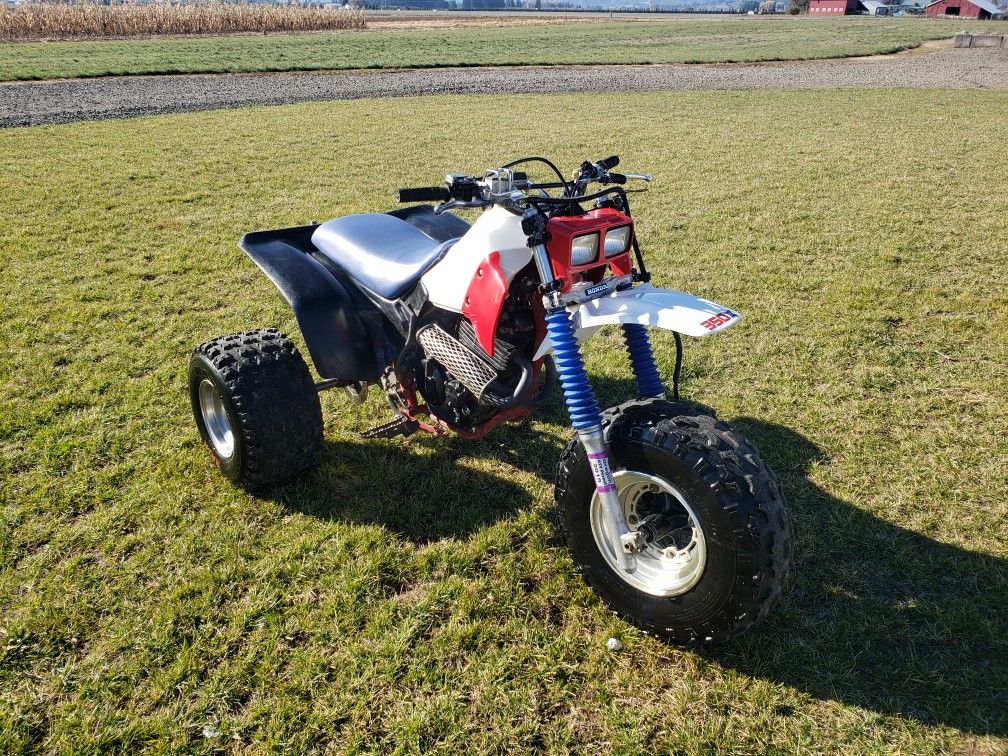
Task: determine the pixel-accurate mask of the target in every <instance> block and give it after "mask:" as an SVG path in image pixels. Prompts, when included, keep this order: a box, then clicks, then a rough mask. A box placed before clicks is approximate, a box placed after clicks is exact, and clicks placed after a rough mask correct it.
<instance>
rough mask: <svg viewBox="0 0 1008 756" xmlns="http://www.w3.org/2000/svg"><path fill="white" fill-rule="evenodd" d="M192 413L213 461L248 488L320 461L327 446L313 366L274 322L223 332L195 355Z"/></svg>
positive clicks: (191, 371) (191, 363)
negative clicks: (250, 328) (309, 370)
mask: <svg viewBox="0 0 1008 756" xmlns="http://www.w3.org/2000/svg"><path fill="white" fill-rule="evenodd" d="M189 395H190V399H191V401H192V410H193V417H194V418H195V420H196V427H197V428H198V429H199V433H200V436H201V437H202V439H203V442H204V443H205V444H206V445H207V447H208V448H209V450H210V453H211V455H212V456H213V459H214V462H215V463H216V464H217V466H218V467H219V468H220V471H221V472H222V473H223V474H224V475H225V477H227V478H228V479H229V480H231V481H232V482H234V483H235V484H236V485H238V486H240V487H242V488H245V489H249V490H251V489H256V488H261V487H263V486H267V485H270V484H272V483H277V482H279V481H281V480H284V479H285V478H289V477H291V476H292V475H294V474H296V473H298V472H300V471H301V470H304V469H305V468H307V467H309V466H311V465H313V464H314V463H315V461H316V460H317V458H318V455H319V453H320V452H321V450H322V446H323V438H322V407H321V405H320V404H319V398H318V392H317V391H316V390H315V384H314V382H313V381H312V378H311V374H310V373H309V372H308V366H307V365H306V364H305V361H304V359H302V357H301V354H300V353H299V352H298V350H297V348H296V347H295V346H294V344H293V342H292V341H291V340H290V339H289V338H287V336H285V335H284V334H282V333H280V331H277V330H276V329H273V328H266V329H259V330H255V331H245V332H244V333H236V334H234V335H232V336H222V337H220V338H216V339H213V340H211V341H208V342H206V343H205V344H202V345H200V346H199V347H197V348H196V349H195V350H194V351H193V354H192V358H191V359H190V361H189Z"/></svg>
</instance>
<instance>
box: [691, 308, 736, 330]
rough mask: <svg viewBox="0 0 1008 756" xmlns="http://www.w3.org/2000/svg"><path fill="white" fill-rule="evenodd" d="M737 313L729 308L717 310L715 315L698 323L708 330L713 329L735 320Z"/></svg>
mask: <svg viewBox="0 0 1008 756" xmlns="http://www.w3.org/2000/svg"><path fill="white" fill-rule="evenodd" d="M738 316H739V314H738V313H737V312H732V311H731V310H724V311H722V312H719V313H718V314H717V315H714V316H712V317H709V318H707V320H704V321H703V322H701V323H700V325H702V326H703V327H704V328H706V329H707V330H708V331H713V330H714V329H715V328H717V327H718V326H723V325H724V324H725V323H730V322H731V321H733V320H735V318H737V317H738Z"/></svg>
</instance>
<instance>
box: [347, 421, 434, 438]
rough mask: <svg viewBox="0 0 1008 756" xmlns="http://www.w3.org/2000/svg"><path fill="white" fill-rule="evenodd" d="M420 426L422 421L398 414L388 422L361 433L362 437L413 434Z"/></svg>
mask: <svg viewBox="0 0 1008 756" xmlns="http://www.w3.org/2000/svg"><path fill="white" fill-rule="evenodd" d="M419 428H420V423H418V422H417V421H416V420H410V419H409V418H408V417H405V416H403V415H398V416H397V417H396V418H395V419H393V420H390V421H389V422H387V423H383V424H382V425H379V426H376V427H374V428H372V429H371V430H366V431H364V432H363V433H361V437H362V438H395V437H396V436H412V435H413V434H414V433H416V432H417V430H419Z"/></svg>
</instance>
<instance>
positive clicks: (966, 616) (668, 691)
mask: <svg viewBox="0 0 1008 756" xmlns="http://www.w3.org/2000/svg"><path fill="white" fill-rule="evenodd" d="M605 104H606V107H604V108H600V107H599V102H598V100H597V99H595V98H592V97H589V96H583V95H576V96H575V95H571V96H567V95H556V96H550V97H549V98H548V99H547V98H543V97H537V96H522V97H507V98H500V97H492V98H491V97H456V98H453V99H447V98H419V99H414V100H376V101H354V102H338V103H329V104H306V105H295V106H284V107H278V108H268V109H266V108H264V109H248V110H236V111H225V112H217V113H204V114H196V115H181V116H170V117H157V118H149V119H137V120H127V121H107V122H95V123H82V124H76V125H68V126H58V127H41V128H32V129H11V130H7V131H3V132H0V190H2V191H0V197H2V199H0V205H2V210H3V215H4V217H5V219H6V220H5V224H4V226H5V228H4V235H3V237H2V238H0V281H2V285H0V286H2V288H0V297H2V299H0V340H2V343H3V345H4V347H3V350H0V500H2V502H3V509H2V514H3V519H2V521H0V751H2V752H4V753H27V752H33V751H42V752H49V753H56V752H95V753H97V752H103V753H106V752H135V751H136V750H139V749H142V748H149V749H153V750H163V751H184V752H197V753H207V752H210V751H220V750H223V751H227V752H243V751H248V752H261V751H263V750H284V751H287V752H298V753H303V752H313V751H314V752H320V751H329V750H336V751H344V750H345V751H351V752H356V751H381V752H386V751H393V750H402V751H408V752H417V751H438V752H445V753H459V752H485V751H490V750H506V751H528V750H545V751H550V752H558V753H559V752H568V751H578V752H585V751H595V752H610V751H618V752H621V753H636V752H647V753H665V752H686V753H709V752H712V751H718V752H738V753H752V752H763V751H798V750H800V751H802V752H806V753H837V752H843V753H851V754H855V753H856V754H861V753H865V752H880V751H899V752H906V753H937V752H948V751H954V752H962V753H981V754H982V753H998V752H1003V751H1004V750H1005V749H1008V607H1006V604H1005V601H1004V596H1005V595H1006V592H1008V516H1006V515H1008V512H1006V504H1005V502H1006V501H1008V479H1006V476H1005V472H1004V471H1005V469H1006V465H1008V439H1006V436H1005V433H1004V428H1005V427H1006V424H1008V403H1006V400H1005V393H1004V387H1005V385H1008V373H1006V370H1008V368H1006V366H1008V335H1006V334H1008V331H1006V329H1005V325H1004V324H1005V322H1008V297H1006V291H1008V279H1006V275H1008V273H1006V271H1008V265H1006V257H1008V250H1006V240H1005V233H1004V229H1005V226H1004V219H1005V217H1006V214H1008V192H1006V191H1005V184H1004V181H1005V178H1004V165H1005V163H1006V161H1008V121H1006V119H1005V118H1004V113H1006V112H1008V94H1005V93H1003V92H950V91H927V92H908V91H898V90H897V91H871V92H856V91H833V92H802V93H782V92H777V93H773V92H766V93H695V94H686V93H681V94H647V95H618V96H616V95H613V96H609V97H607V98H606V102H605ZM544 109H548V110H549V112H550V114H551V118H548V119H544V118H542V112H543V110H544ZM589 111H590V112H592V113H593V117H592V118H591V119H586V118H584V117H583V114H584V113H585V112H589ZM500 112H508V113H509V114H510V115H511V117H512V119H513V121H514V122H515V123H537V124H540V127H539V128H538V129H536V130H534V131H524V130H502V129H500V128H498V127H497V123H496V121H495V119H493V118H487V117H486V114H487V113H500ZM852 118H856V119H857V121H858V123H859V128H857V129H852V128H850V126H849V123H850V120H851V119H852ZM978 122H984V123H985V124H986V126H985V128H984V129H982V130H981V129H976V128H975V127H974V126H975V124H976V123H978ZM406 123H408V124H409V125H410V130H411V132H412V133H416V134H423V135H425V138H424V146H423V156H424V159H423V161H421V162H418V159H417V151H416V150H417V147H416V145H415V144H414V143H413V142H412V140H409V139H403V134H402V124H406ZM460 124H465V127H464V128H463V127H461V126H460ZM550 124H558V125H556V126H553V125H550ZM670 134H674V135H675V138H674V139H670V138H668V135H670ZM936 134H956V135H957V138H956V139H955V140H943V142H942V144H943V147H942V149H941V150H936V149H934V147H933V141H934V138H935V135H936ZM782 140H783V141H784V143H785V144H784V146H782V144H781V143H782ZM530 153H539V154H547V155H551V156H555V157H556V158H557V159H558V160H560V161H561V163H562V164H563V165H567V166H570V165H574V164H576V163H577V162H578V161H580V160H581V159H583V158H585V157H598V156H600V155H603V154H610V153H618V154H620V155H622V156H623V159H624V165H625V166H626V168H627V169H628V170H630V169H638V170H645V171H648V172H653V173H654V174H656V176H657V181H656V182H655V184H654V185H653V190H652V191H651V192H650V193H649V194H646V195H638V198H637V200H636V203H635V204H636V208H637V214H638V220H639V232H640V237H641V239H642V240H643V241H644V245H645V250H646V252H647V253H648V254H649V259H650V260H651V263H652V268H653V270H654V272H655V275H656V279H657V283H658V284H659V285H664V286H671V287H675V288H682V289H685V290H687V291H692V292H696V293H698V294H700V295H702V296H707V297H711V298H713V299H715V300H717V301H720V302H723V303H725V304H727V305H729V306H731V307H733V308H736V309H738V310H740V311H741V312H743V313H745V315H746V319H745V321H744V322H743V323H742V324H741V325H740V326H738V327H736V328H733V329H731V330H730V331H728V332H727V333H726V334H724V335H719V336H716V337H713V338H711V339H708V340H699V341H690V342H688V343H687V351H686V371H685V383H684V393H685V395H686V396H687V397H688V398H689V399H690V400H693V401H697V402H701V403H703V404H705V405H708V406H710V407H712V408H714V409H716V410H717V412H718V413H719V415H720V416H721V417H722V418H724V419H726V420H729V421H731V422H733V423H735V424H736V425H737V427H739V428H740V429H741V430H742V431H743V432H744V433H745V434H746V435H748V436H749V437H750V439H751V440H752V441H753V442H754V443H755V444H756V446H757V447H758V449H759V451H760V452H761V454H762V455H764V457H765V458H766V459H767V460H768V461H769V463H770V464H771V466H772V467H773V469H774V470H775V471H776V473H777V475H778V476H779V478H780V480H781V483H782V486H783V489H784V491H785V492H786V495H787V497H788V499H789V501H790V505H791V510H792V515H793V519H794V525H795V540H796V556H795V561H794V566H793V577H792V580H791V582H790V583H789V585H788V586H787V588H786V591H785V597H784V600H783V602H782V604H781V605H780V606H779V607H778V608H777V609H776V610H775V611H774V613H773V614H772V615H771V616H770V618H769V620H768V621H767V622H766V623H765V624H764V625H762V626H761V627H759V628H757V629H756V630H755V631H753V632H751V633H750V634H748V635H746V636H744V637H743V638H742V639H740V640H739V641H737V642H736V643H733V644H732V645H729V646H727V647H722V648H718V649H711V650H707V651H702V652H693V651H682V650H676V649H674V648H669V647H666V646H665V645H663V644H661V643H659V642H658V641H656V640H653V639H651V638H649V637H647V636H645V635H643V634H641V633H639V632H637V631H636V630H634V629H633V628H631V627H628V626H627V625H625V624H623V623H622V622H621V621H619V620H618V619H616V618H614V617H613V616H612V615H611V614H610V613H609V612H608V611H606V609H605V608H604V607H603V606H601V605H600V603H599V602H598V600H597V599H596V598H595V597H594V595H593V594H592V593H591V592H590V591H589V590H588V589H587V588H586V587H585V586H583V585H582V584H581V582H580V581H579V579H578V576H577V575H576V574H575V573H574V571H573V568H572V565H571V561H570V559H569V557H568V556H567V554H566V552H565V551H564V550H563V549H562V548H561V547H560V546H559V545H558V544H556V542H555V538H554V535H553V534H554V530H553V524H552V515H551V504H552V492H551V477H552V474H553V467H554V464H555V461H556V458H557V456H558V454H559V450H560V448H561V447H562V445H563V444H564V443H565V442H566V440H567V439H568V437H569V430H568V428H567V425H566V423H567V421H566V417H565V412H564V410H563V408H562V405H561V404H560V401H559V398H558V397H554V398H553V401H552V403H551V404H550V406H549V407H548V408H547V410H546V411H545V413H544V414H543V415H542V416H541V417H539V418H538V419H536V420H534V421H532V422H529V423H527V424H524V425H520V426H515V427H508V428H502V429H498V430H497V431H495V432H494V433H493V434H492V435H490V436H489V437H488V438H487V439H485V440H484V441H481V442H477V443H470V442H463V441H461V440H457V439H431V438H427V437H415V438H413V439H409V440H405V439H398V440H393V441H370V442H364V441H362V440H361V439H360V438H359V436H358V435H357V434H358V432H359V431H360V430H361V429H364V428H367V427H370V426H372V425H374V424H377V423H378V422H381V421H383V420H385V419H386V418H387V417H388V411H387V408H386V407H385V405H384V401H383V399H382V398H381V397H380V396H377V395H375V394H372V396H371V397H370V398H369V400H368V401H367V403H366V404H365V405H364V406H361V407H354V406H349V405H347V404H345V403H344V402H343V400H342V399H341V397H340V396H339V395H338V394H337V393H334V392H330V393H326V394H324V395H323V404H324V409H325V412H326V439H327V443H328V448H327V450H326V452H325V455H324V458H323V460H322V463H321V466H320V467H319V469H318V470H317V471H315V472H313V473H311V474H308V475H306V476H305V477H303V478H301V479H299V480H297V481H295V482H292V483H290V484H289V485H285V486H282V487H279V488H276V489H275V490H272V491H269V492H267V493H265V494H263V495H260V496H250V495H246V494H244V493H241V492H240V491H237V490H235V489H234V488H232V487H231V486H230V485H228V484H227V483H226V482H225V481H224V480H223V479H222V478H221V476H220V475H218V474H217V472H216V471H215V469H214V468H213V466H212V464H211V462H210V459H209V457H208V455H207V454H206V453H205V451H204V450H203V449H202V448H201V445H200V443H199V439H198V437H197V434H196V432H195V430H194V428H193V425H192V422H191V419H190V411H189V407H188V398H187V395H186V385H185V384H186V379H185V369H186V364H187V360H188V355H189V351H190V350H191V349H192V347H193V346H194V345H195V344H197V343H199V342H201V341H203V340H205V339H207V338H210V337H212V336H214V335H218V334H222V333H228V332H233V331H238V330H242V329H245V328H248V327H252V326H267V325H275V326H279V327H282V328H284V329H286V330H287V331H288V332H290V333H294V334H296V332H297V329H296V326H295V323H294V320H293V318H292V316H291V313H290V311H289V310H288V308H287V307H286V305H285V304H284V303H283V301H282V300H281V298H280V297H279V295H278V294H277V293H276V292H275V291H274V289H273V287H272V285H271V284H270V283H269V281H268V280H267V279H266V278H265V277H264V276H262V275H261V274H260V273H259V271H258V270H257V269H256V268H255V266H254V265H253V264H252V263H251V262H250V261H249V260H247V259H245V258H244V257H243V255H242V254H241V252H240V251H239V250H238V249H237V248H236V246H235V243H236V240H237V239H238V237H239V235H240V234H241V233H242V232H243V231H245V230H247V229H255V228H263V227H278V226H285V225H293V224H299V223H303V222H306V221H307V220H309V219H312V218H318V219H324V218H328V217H332V216H335V215H339V214H343V213H349V212H355V211H365V210H375V209H377V210H381V209H386V208H387V207H388V206H389V205H390V204H391V198H392V189H393V188H394V187H397V186H412V185H422V184H426V183H430V182H431V181H432V180H435V179H436V178H437V177H438V176H440V175H443V174H444V173H445V172H446V171H450V170H456V169H459V170H470V171H472V170H480V169H481V168H483V167H484V166H489V165H496V164H500V163H501V162H503V161H504V160H506V159H508V158H513V157H517V156H519V155H523V154H530ZM980 187H986V188H987V191H982V190H981V189H980ZM981 197H982V198H983V199H982V201H979V199H980V198H981ZM619 344H620V340H619V337H618V335H617V334H616V333H608V334H605V333H604V334H603V335H601V336H600V337H597V338H596V339H595V340H593V341H592V342H591V343H590V345H589V346H588V347H587V350H586V351H587V357H588V364H589V369H590V371H591V372H592V373H593V375H594V376H595V377H596V379H597V386H598V388H599V393H600V396H601V397H602V399H603V401H604V402H605V403H615V402H618V401H620V400H622V399H623V398H625V397H626V396H627V395H628V394H629V393H630V392H631V390H632V388H631V385H632V384H631V381H630V374H629V369H628V366H627V364H626V362H625V360H624V359H623V358H622V356H620V355H619V349H620V347H619ZM656 344H657V351H658V355H659V360H660V362H661V364H662V366H663V368H664V369H665V371H669V370H670V369H671V363H672V354H671V346H672V343H671V339H670V338H668V335H667V334H664V335H660V336H658V337H656ZM610 636H615V637H617V638H619V639H621V640H622V641H623V643H624V648H623V650H622V651H620V652H619V653H616V654H613V653H610V652H608V651H606V649H605V646H604V643H605V641H606V639H607V638H609V637H610Z"/></svg>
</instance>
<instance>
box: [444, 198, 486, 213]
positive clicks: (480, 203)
mask: <svg viewBox="0 0 1008 756" xmlns="http://www.w3.org/2000/svg"><path fill="white" fill-rule="evenodd" d="M486 204H487V203H486V200H482V199H479V200H472V201H471V202H465V201H463V200H457V199H450V200H448V201H447V202H442V203H441V204H440V205H438V206H437V207H435V208H434V214H435V215H441V213H444V212H447V211H448V210H454V209H455V208H456V207H466V208H468V207H486Z"/></svg>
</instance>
